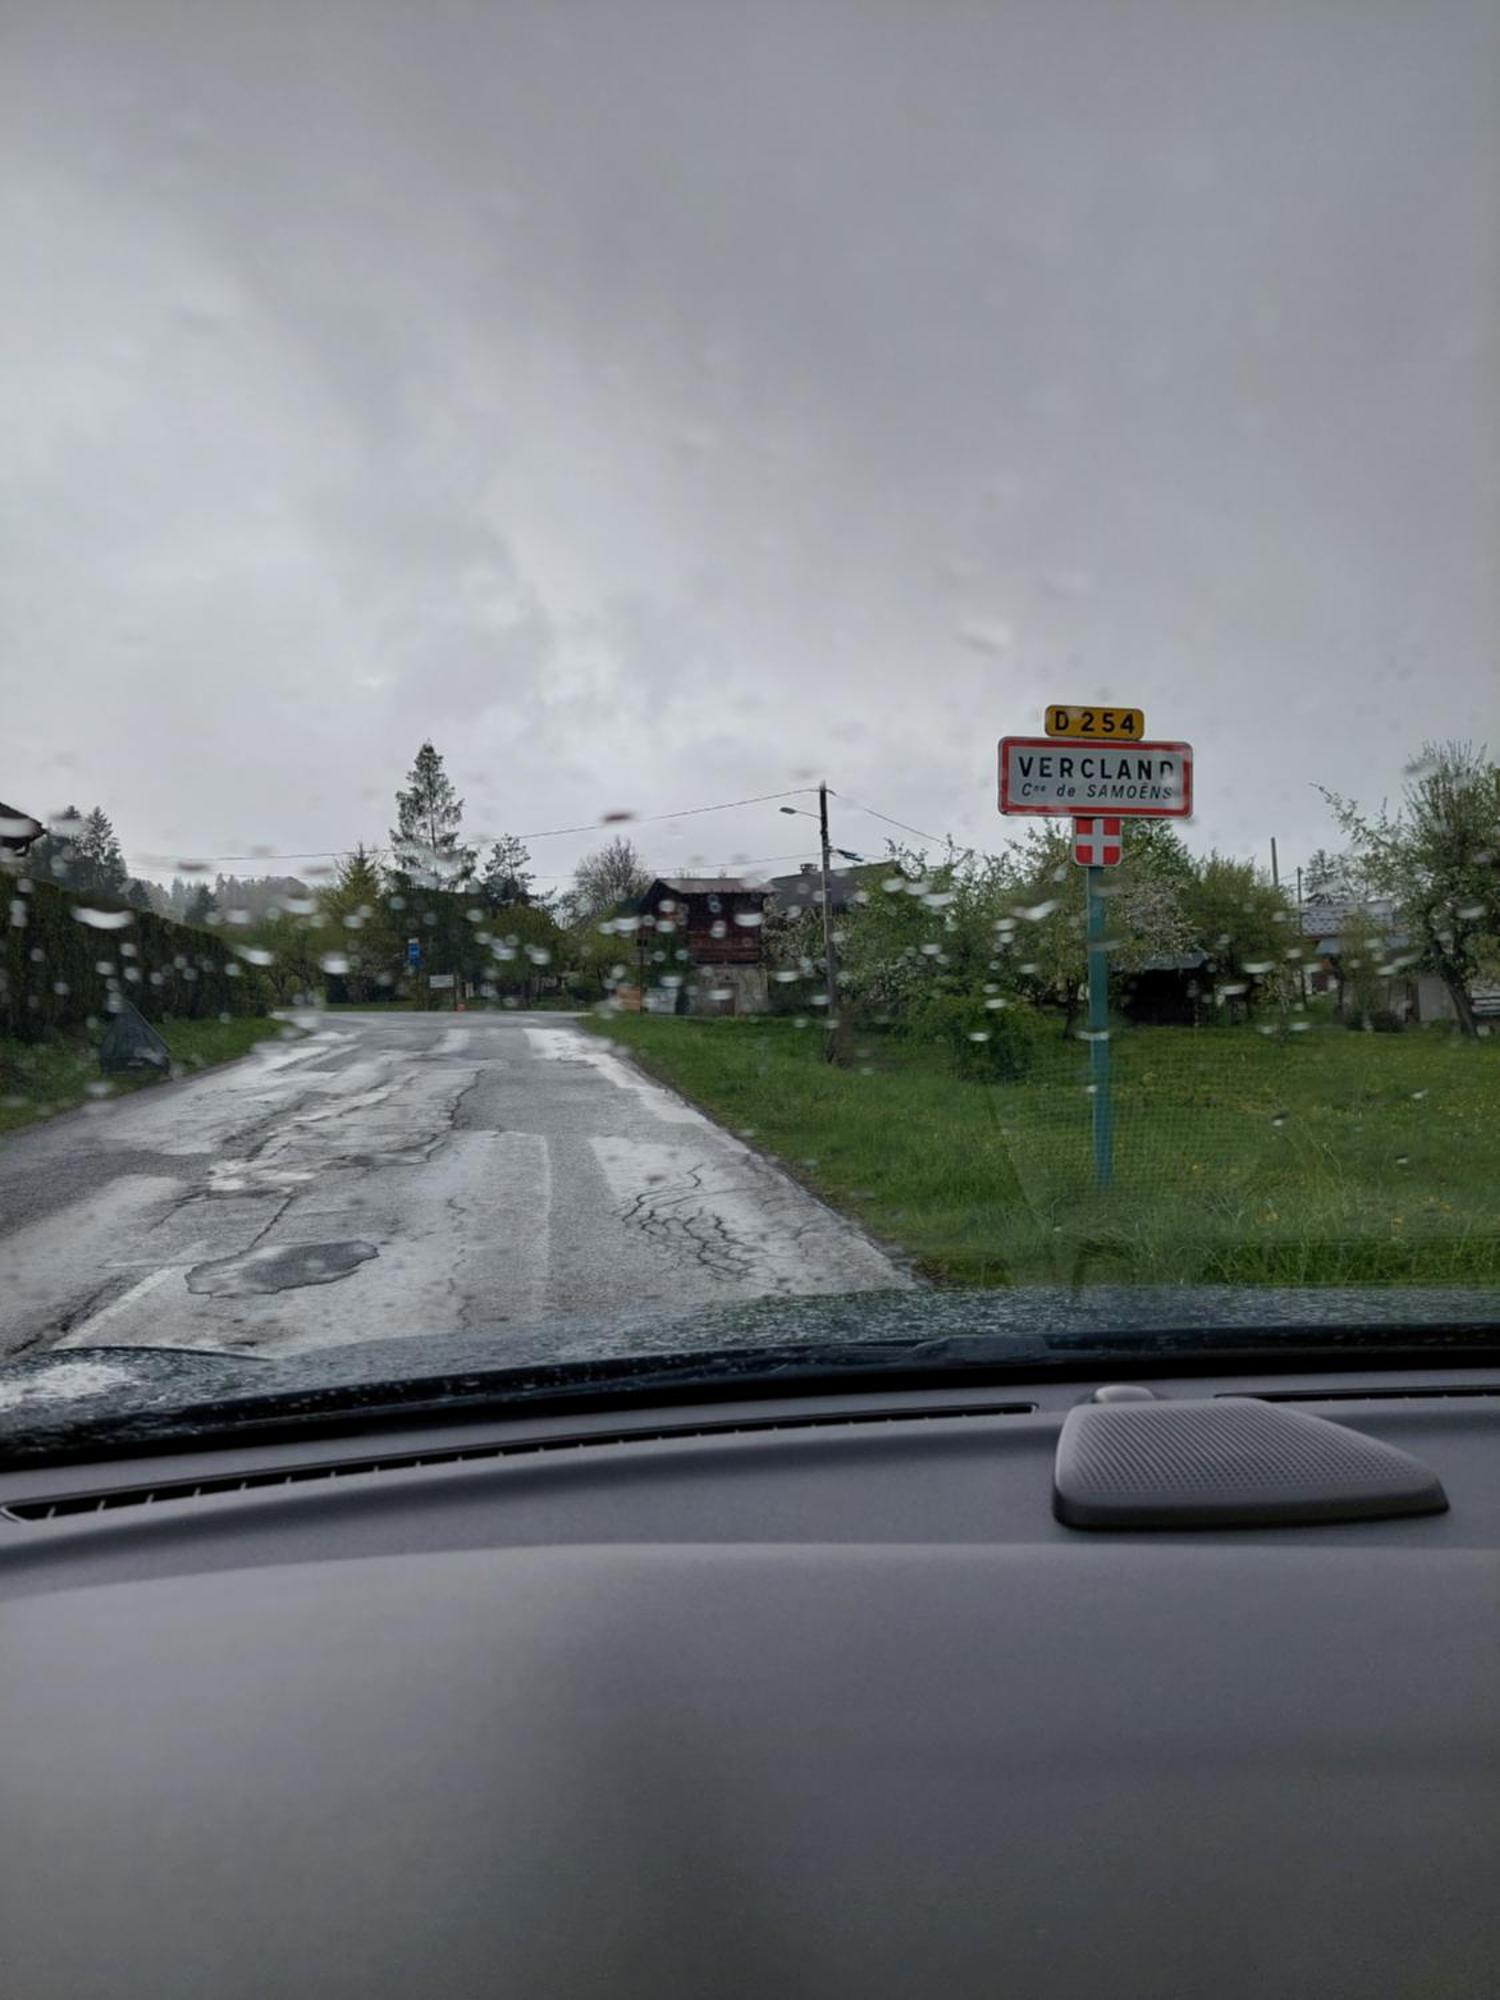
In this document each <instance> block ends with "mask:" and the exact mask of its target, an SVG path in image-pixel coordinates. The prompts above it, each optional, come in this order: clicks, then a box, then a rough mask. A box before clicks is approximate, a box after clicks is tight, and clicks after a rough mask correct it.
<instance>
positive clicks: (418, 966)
mask: <svg viewBox="0 0 1500 2000" xmlns="http://www.w3.org/2000/svg"><path fill="white" fill-rule="evenodd" d="M4 48H5V60H4V63H3V65H0V93H3V102H4V119H3V127H0V133H3V136H0V148H3V167H4V171H3V175H0V188H3V190H4V191H3V194H0V245H3V250H4V266H5V268H6V270H7V271H8V272H9V273H10V277H11V282H10V284H9V285H8V287H7V299H8V304H7V311H6V314H5V317H4V322H3V325H0V358H3V365H0V408H3V411H4V420H5V433H6V438H7V449H6V451H5V454H4V462H3V466H0V482H3V487H4V494H5V503H6V504H5V519H6V533H5V536H4V545H3V550H0V596H3V603H4V631H5V656H4V668H3V674H4V696H3V728H0V798H3V801H4V802H3V803H0V892H3V893H0V914H3V918H4V928H3V946H0V1401H3V1400H4V1397H5V1394H6V1390H5V1380H6V1377H5V1373H4V1367H5V1366H6V1365H8V1366H9V1367H11V1368H26V1369H28V1370H30V1371H32V1372H31V1373H30V1374H28V1375H27V1377H26V1380H27V1382H28V1383H30V1384H31V1385H32V1386H31V1387H28V1388H27V1389H25V1391H24V1396H25V1397H31V1396H33V1395H34V1394H35V1393H36V1391H35V1383H36V1381H37V1379H39V1378H37V1377H36V1375H35V1367H36V1364H37V1363H38V1362H39V1361H43V1360H51V1361H55V1362H57V1363H58V1365H59V1366H61V1364H62V1363H63V1362H64V1361H66V1360H67V1358H68V1357H69V1356H72V1357H73V1369H74V1372H73V1374H72V1375H71V1376H70V1377H69V1376H67V1375H60V1374H56V1373H54V1375H53V1376H52V1377H51V1378H50V1379H51V1380H52V1381H53V1383H54V1384H55V1387H56V1392H57V1394H58V1395H59V1396H66V1395H68V1394H78V1395H83V1394H89V1393H93V1392H94V1390H95V1389H97V1388H98V1386H99V1385H100V1383H101V1382H103V1381H107V1380H108V1379H109V1378H108V1376H107V1374H106V1376H105V1377H101V1376H99V1375H98V1374H97V1373H95V1374H93V1375H90V1374H89V1373H88V1370H89V1369H90V1368H92V1369H95V1370H97V1369H99V1368H105V1369H106V1370H107V1369H108V1367H109V1366H110V1365H116V1366H118V1365H119V1364H118V1357H119V1356H121V1355H125V1354H128V1353H130V1352H135V1353H137V1354H144V1353H149V1352H150V1351H153V1350H174V1351H181V1350H189V1351H194V1352H201V1353H207V1354H212V1355H215V1356H230V1355H233V1356H241V1357H251V1358H255V1359H260V1360H268V1361H272V1362H275V1361H284V1360H287V1359H289V1358H296V1359H297V1360H298V1363H299V1366H301V1367H302V1368H303V1379H304V1380H305V1379H310V1378H309V1377H308V1375H307V1369H308V1368H309V1367H310V1366H312V1365H313V1362H312V1357H318V1356H323V1357H327V1358H328V1359H327V1365H328V1368H329V1369H330V1370H331V1371H332V1370H336V1369H337V1368H338V1367H339V1366H340V1365H344V1366H347V1365H348V1357H349V1356H350V1354H351V1353H353V1352H355V1351H357V1350H361V1349H364V1348H365V1347H367V1346H368V1347H369V1350H370V1352H372V1353H373V1352H374V1351H375V1344H378V1346H379V1353H380V1358H381V1368H382V1370H383V1371H384V1372H385V1374H386V1376H387V1377H388V1378H389V1379H390V1380H392V1381H399V1380H400V1379H401V1378H402V1377H403V1376H404V1375H408V1374H409V1375H410V1376H411V1377H412V1378H413V1379H416V1378H418V1377H425V1375H426V1374H428V1373H430V1368H431V1357H432V1353H433V1352H435V1351H436V1350H435V1349H434V1347H433V1343H447V1344H448V1345H449V1347H450V1348H451V1344H452V1343H454V1342H460V1343H467V1347H466V1351H467V1352H470V1353H472V1354H476V1355H478V1354H483V1355H484V1356H486V1357H487V1358H488V1360H489V1361H490V1362H493V1364H494V1365H496V1366H503V1365H506V1364H507V1363H508V1362H514V1361H518V1360H524V1361H526V1362H528V1363H529V1362H533V1361H544V1360H547V1359H548V1358H549V1357H550V1358H556V1359H559V1360H561V1359H566V1358H568V1357H577V1356H581V1355H597V1356H614V1357H619V1358H630V1357H641V1356H647V1355H652V1356H663V1355H664V1356H671V1355H674V1354H684V1355H685V1354H698V1353H702V1352H706V1351H710V1350H713V1349H715V1348H726V1349H727V1348H733V1349H735V1350H736V1351H738V1352H742V1353H746V1354H749V1355H750V1356H752V1357H753V1355H754V1353H755V1352H756V1350H757V1345H758V1344H763V1345H764V1348H765V1351H766V1353H767V1355H768V1356H769V1355H770V1354H771V1353H772V1352H773V1350H774V1351H775V1352H776V1353H778V1354H779V1353H782V1352H784V1350H785V1348H786V1346H787V1344H788V1343H792V1344H795V1343H796V1342H797V1341H799V1340H806V1341H808V1342H814V1341H817V1342H822V1343H824V1344H826V1342H827V1341H828V1340H829V1339H830V1338H835V1339H837V1340H839V1341H846V1342H857V1341H859V1340H861V1339H868V1340H869V1341H870V1342H871V1343H872V1352H873V1351H874V1344H875V1343H877V1342H879V1343H887V1344H890V1351H891V1352H893V1353H894V1352H896V1351H897V1350H898V1347H899V1342H900V1341H901V1340H903V1339H906V1338H910V1339H912V1340H921V1339H923V1338H929V1339H930V1338H934V1337H936V1335H937V1334H938V1333H941V1335H942V1336H943V1337H948V1336H950V1335H954V1334H955V1333H962V1332H963V1331H964V1330H965V1329H967V1330H968V1331H971V1332H972V1331H973V1330H975V1329H979V1328H983V1327H986V1326H992V1325H996V1324H998V1323H999V1322H997V1321H996V1320H995V1319H994V1318H993V1314H994V1313H995V1312H997V1311H999V1312H1012V1311H1014V1313H1017V1314H1019V1315H1020V1318H1019V1319H1016V1318H1012V1319H1011V1320H1008V1321H1006V1324H1008V1325H1017V1324H1021V1323H1023V1322H1024V1324H1026V1325H1027V1326H1029V1327H1031V1328H1032V1329H1033V1330H1034V1329H1035V1328H1036V1327H1037V1326H1039V1325H1055V1326H1064V1325H1065V1326H1067V1327H1071V1328H1074V1329H1075V1330H1076V1329H1077V1327H1079V1326H1081V1325H1085V1324H1087V1325H1088V1326H1090V1327H1091V1328H1092V1329H1093V1332H1094V1335H1095V1337H1097V1338H1098V1339H1099V1340H1100V1341H1101V1342H1104V1343H1106V1344H1107V1342H1108V1341H1109V1339H1111V1338H1116V1337H1117V1338H1118V1341H1119V1343H1120V1344H1121V1346H1124V1345H1126V1344H1128V1341H1129V1340H1130V1339H1132V1338H1136V1337H1139V1336H1140V1335H1141V1334H1142V1333H1143V1332H1145V1331H1149V1330H1151V1329H1152V1328H1155V1329H1158V1330H1159V1329H1161V1328H1162V1327H1164V1326H1169V1325H1181V1326H1191V1327H1193V1328H1196V1329H1198V1330H1199V1332H1200V1333H1207V1334H1211V1333H1212V1331H1213V1329H1214V1328H1215V1327H1222V1328H1223V1329H1224V1330H1225V1333H1226V1337H1227V1335H1228V1333H1229V1332H1230V1331H1232V1330H1238V1331H1240V1332H1243V1331H1244V1330H1245V1329H1246V1328H1254V1327H1255V1326H1257V1325H1259V1326H1262V1327H1263V1328H1266V1329H1274V1328H1279V1327H1280V1328H1285V1327H1289V1326H1295V1327H1298V1328H1301V1329H1303V1330H1304V1331H1305V1330H1306V1329H1308V1328H1314V1329H1315V1328H1316V1327H1317V1326H1318V1325H1319V1324H1320V1323H1323V1322H1325V1321H1326V1323H1327V1324H1330V1325H1332V1324H1334V1323H1335V1322H1337V1323H1338V1324H1339V1325H1341V1326H1343V1327H1345V1328H1346V1329H1351V1328H1352V1329H1354V1334H1355V1335H1357V1331H1358V1329H1359V1327H1360V1326H1362V1325H1367V1326H1368V1327H1369V1328H1371V1329H1372V1334H1371V1337H1372V1340H1373V1338H1374V1333H1373V1329H1374V1328H1376V1327H1377V1326H1384V1327H1387V1328H1389V1327H1390V1326H1392V1325H1394V1324H1399V1323H1400V1322H1401V1321H1402V1320H1403V1317H1405V1318H1407V1319H1410V1320H1411V1321H1413V1322H1414V1323H1415V1322H1421V1323H1424V1324H1425V1323H1430V1324H1432V1325H1434V1326H1436V1325H1437V1324H1439V1323H1440V1322H1444V1321H1447V1322H1452V1321H1453V1320H1454V1319H1455V1316H1457V1317H1459V1318H1463V1319H1464V1320H1466V1321H1467V1322H1471V1323H1472V1322H1476V1321H1477V1322H1479V1323H1487V1322H1488V1321H1489V1320H1490V1319H1491V1318H1496V1317H1500V1309H1497V1306H1496V1301H1497V1299H1500V1178H1497V1167H1500V767H1497V762H1496V753H1497V750H1500V713H1497V696H1500V678H1497V672H1496V645H1497V639H1500V599H1497V593H1496V567H1495V553H1494V552H1495V548H1496V546H1497V535H1500V428H1497V425H1496V421H1495V416H1496V406H1495V395H1496V390H1495V384H1496V382H1497V380H1500V373H1497V370H1500V355H1497V352H1496V335H1497V327H1500V269H1497V255H1496V245H1497V242H1500V232H1497V226H1496V225H1497V221H1500V138H1497V134H1500V120H1497V117H1496V113H1497V109H1500V87H1497V86H1500V11H1497V9H1496V8H1495V7H1494V6H1493V5H1492V4H1490V0H1449V4H1445V5H1443V6H1442V7H1440V8H1418V7H1413V6H1410V5H1407V4H1404V0H1402V4H1386V0H1359V3H1358V4H1357V5H1356V4H1353V0H1309V4H1305V5H1302V6H1299V7H1296V8H1283V7H1274V8H1273V7H1259V8H1257V7H1243V6H1239V5H1231V4H1229V0H1210V4H1206V5H1196V6H1190V5H1183V4H1178V0H1125V4H1121V5H1118V6H1110V7H1106V6H1102V5H1096V4H1092V0H1035V4H1032V3H1031V0H1005V4H999V0H997V4H994V5H973V6H942V7H934V6H931V5H927V4H919V0H886V3H885V4H876V5H867V4H842V0H807V4H802V5H780V4H769V0H765V3H764V4H758V3H752V4H741V5H735V6H729V5H724V6H719V5H686V4H678V3H677V0H609V4H598V5H591V4H583V5H576V6H567V7H557V6H552V5H544V4H541V0H537V4H529V0H515V4H497V5H494V6H490V7H484V8H477V7H467V6H456V5H434V6H428V7H421V8H413V7H410V6H407V5H379V4H369V0H361V4H358V5H353V4H350V5H343V4H338V0H309V4H307V5H306V6H303V7H300V8H297V9H286V8H279V7H273V8H270V9H266V8H256V7H250V6H238V7H224V6H220V7H213V8H201V9H186V10H184V9H182V8H180V7H178V6H176V5H168V4H165V3H164V0H163V4H155V0H108V4H105V3H104V0H101V3H100V4H98V5H89V4H80V5H58V4H55V0H48V4H36V5H31V4H27V3H26V0H14V4H12V5H10V6H9V7H8V8H7V9H6V16H5V28H4ZM1002 1297H1003V1299H1004V1300H1008V1301H1010V1302H1011V1303H1010V1304H1009V1305H1004V1306H1002V1305H1001V1304H1000V1303H999V1301H1000V1300H1001V1299H1002ZM1289 1297H1291V1298H1294V1299H1295V1306H1294V1307H1293V1306H1289V1305H1288V1303H1287V1301H1288V1298H1289ZM1377 1300H1378V1309H1377V1305H1376V1304H1375V1303H1372V1301H1377ZM1091 1301H1092V1302H1094V1306H1092V1307H1091V1305H1090V1302H1091ZM1095 1307H1096V1308H1097V1309H1095ZM773 1308H774V1310H772V1309H773ZM1038 1315H1040V1318H1038ZM1080 1315H1082V1316H1081V1317H1080ZM1351 1337H1354V1336H1353V1335H1351ZM101 1350H109V1351H110V1353H112V1354H113V1355H114V1356H115V1357H116V1363H115V1364H111V1363H110V1362H109V1361H108V1360H107V1359H100V1358H99V1357H100V1351H101ZM881 1351H882V1352H884V1351H886V1350H885V1348H882V1349H881ZM340 1356H343V1357H344V1360H343V1363H342V1364H341V1363H340V1361H339V1359H338V1357H340ZM79 1369H82V1370H83V1371H84V1372H83V1374H82V1375H80V1374H79V1373H78V1372H77V1371H78V1370H79ZM314 1372H315V1371H314ZM20 1381H21V1377H20V1376H16V1377H15V1378H14V1382H15V1383H19V1382H20ZM70 1381H71V1383H72V1385H73V1386H72V1389H71V1390H70V1389H69V1387H68V1384H69V1382H70ZM91 1385H92V1386H91ZM14 1396H15V1397H22V1396H23V1391H22V1390H21V1389H20V1388H19V1387H17V1388H15V1389H14ZM13 1400H14V1398H13Z"/></svg>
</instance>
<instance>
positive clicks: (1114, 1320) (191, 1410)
mask: <svg viewBox="0 0 1500 2000" xmlns="http://www.w3.org/2000/svg"><path fill="white" fill-rule="evenodd" d="M1497 1343H1500V1291H1496V1290H1492V1289H1485V1290H1479V1289H1468V1288H1451V1289H1448V1288H1425V1289H1421V1290H1410V1291H1397V1290H1377V1289H1362V1288H1340V1289H1332V1288H1330V1289H1326V1290H1325V1289H1316V1290H1313V1289H1301V1290H1298V1289H1276V1288H1248V1287H1246V1288H1235V1287H1227V1286H1226V1287H1217V1286H1204V1287H1191V1288H1189V1287H1178V1286H1134V1287H1125V1286H1098V1287H1089V1288H1085V1289H1081V1290H1067V1289H1063V1288H1054V1287H1035V1288H1018V1289H1015V1290H1010V1291H926V1292H913V1291H893V1292H873V1293H871V1292H861V1293H847V1294H840V1295H837V1296H833V1297H822V1296H819V1297H808V1298H781V1299H766V1300H759V1301H755V1302H752V1303H750V1304H737V1305H733V1306H720V1307H715V1308H712V1309H710V1310H708V1311H696V1312H691V1313H642V1312H630V1313H620V1314H616V1315H612V1316H610V1317H608V1318H604V1319H594V1320H587V1321H583V1320H573V1321H567V1322H563V1323H560V1324H559V1323H552V1324H549V1325H548V1326H546V1327H545V1328H537V1329H534V1330H532V1331H529V1332H518V1331H517V1330H515V1329H514V1328H509V1327H507V1328H505V1329H504V1330H501V1331H496V1332H494V1333H463V1334H449V1333H444V1332H442V1331H434V1332H429V1331H426V1330H424V1329H420V1328H418V1329H413V1334H412V1336H411V1337H408V1338H404V1339H400V1340H380V1341H368V1342H361V1341H352V1342H344V1343H340V1344H338V1345H334V1346H327V1347H316V1348H306V1349H302V1350H300V1351H298V1352H295V1353H287V1354H275V1353H272V1354H257V1355H247V1354H243V1353H231V1352H224V1351H221V1350H213V1349H207V1348H205V1349H192V1348H151V1347H117V1348H110V1347H88V1348H70V1349H57V1350H53V1351H52V1352H50V1353H46V1354H41V1355H35V1356H31V1357H29V1358H27V1359H25V1360H22V1361H19V1362H13V1363H11V1364H10V1365H9V1366H7V1367H5V1368H3V1369H0V1456H3V1457H6V1458H9V1459H15V1458H17V1457H31V1456H33V1455H35V1454H37V1453H44V1452H50V1451H52V1450H54V1449H55V1448H57V1447H59V1446H61V1445H66V1444H68V1443H70V1442H76V1441H79V1440H81V1439H91V1440H93V1441H95V1442H98V1443H103V1442H105V1441H106V1440H108V1439H113V1440H115V1441H118V1442H120V1443H130V1442H139V1443H146V1442H149V1441H161V1442H166V1441H168V1440H169V1439H174V1438H175V1439H177V1440H179V1441H180V1440H181V1439H183V1438H186V1437H190V1436H193V1435H197V1434H199V1433H201V1432H202V1430H203V1429H204V1428H205V1427H206V1426H211V1427H213V1428H216V1429H217V1428H222V1427H224V1426H226V1425H231V1426H232V1425H233V1424H235V1423H236V1422H237V1421H242V1422H244V1423H246V1424H259V1423H261V1422H264V1421H265V1420H266V1419H267V1418H268V1417H269V1416H270V1415H271V1414H272V1413H279V1414H280V1415H281V1416H282V1417H284V1418H286V1419H288V1420H291V1419H295V1418H297V1417H302V1418H307V1419H312V1418H315V1417H317V1416H320V1415H322V1416H326V1415H330V1414H333V1413H335V1412H338V1411H348V1412H353V1411H362V1412H363V1413H364V1414H366V1415H371V1414H373V1413H375V1412H376V1411H378V1410H380V1409H387V1408H389V1409H402V1410H407V1411H413V1410H417V1409H421V1410H424V1411H429V1412H430V1411H432V1410H434V1409H443V1408H450V1407H453V1406H455V1405H467V1404H469V1403H470V1402H471V1401H473V1400H474V1399H476V1398H482V1399H483V1400H485V1401H487V1402H491V1403H493V1402H494V1401H495V1400H497V1399H498V1400H500V1401H502V1402H505V1401H510V1400H514V1401H515V1402H517V1403H524V1404H526V1405H532V1404H535V1403H536V1402H537V1401H539V1400H542V1399H545V1398H547V1397H552V1398H556V1397H557V1396H559V1395H563V1394H567V1393H570V1392H571V1393H575V1394H576V1393H578V1392H580V1391H587V1392H589V1393H591V1394H593V1395H595V1396H600V1395H603V1396H614V1395H618V1396H622V1397H623V1396H628V1395H630V1394H632V1393H634V1394H641V1393H649V1392H652V1391H654V1390H657V1389H660V1388H662V1387H669V1386H676V1387H679V1388H691V1387H692V1386H693V1385H694V1384H695V1383H708V1382H712V1383H714V1384H716V1385H717V1386H719V1387H721V1388H722V1387H724V1386H739V1387H746V1386H749V1385H751V1384H752V1383H756V1384H760V1383H765V1384H786V1383H791V1382H795V1381H796V1380H798V1379H803V1378H806V1377H808V1376H810V1375H812V1374H818V1375H841V1374H842V1375H849V1376H853V1375H855V1374H863V1375H866V1376H869V1375H871V1374H875V1375H879V1374H881V1373H885V1372H895V1371H901V1372H904V1373H907V1374H910V1373H911V1372H912V1371H914V1370H915V1371H920V1372H922V1373H924V1374H927V1373H930V1374H934V1375H940V1374H942V1373H944V1372H947V1371H950V1370H951V1371H953V1372H960V1371H962V1372H969V1373H972V1372H973V1371H974V1370H983V1371H985V1372H989V1373H992V1374H994V1375H995V1376H997V1377H1002V1376H1003V1375H1004V1374H1005V1373H1007V1372H1013V1371H1017V1370H1021V1369H1033V1370H1035V1369H1037V1368H1055V1367H1057V1366H1059V1365H1062V1366H1067V1365H1070V1364H1071V1365H1073V1366H1075V1367H1076V1366H1079V1365H1094V1366H1098V1365H1111V1366H1113V1365H1115V1364H1118V1365H1119V1366H1120V1367H1121V1368H1128V1367H1129V1366H1131V1365H1132V1364H1133V1363H1134V1364H1142V1363H1144V1362H1146V1361H1147V1360H1149V1359H1152V1358H1155V1359H1156V1360H1158V1361H1160V1359H1161V1358H1163V1357H1173V1358H1185V1357H1187V1356H1189V1355H1198V1356H1203V1355H1205V1354H1208V1355H1213V1354H1221V1353H1223V1354H1227V1353H1228V1352H1229V1351H1231V1350H1233V1351H1234V1352H1237V1353H1244V1352H1246V1351H1248V1352H1251V1353H1256V1354H1263V1355H1266V1356H1268V1357H1269V1356H1271V1355H1274V1354H1290V1353H1291V1352H1292V1351H1293V1350H1298V1351H1305V1350H1307V1349H1308V1348H1315V1349H1316V1350H1318V1351H1320V1352H1326V1351H1328V1350H1329V1349H1334V1350H1339V1351H1342V1352H1344V1353H1346V1354H1347V1353H1351V1352H1356V1351H1363V1350H1364V1349H1366V1348H1368V1349H1369V1350H1370V1352H1371V1358H1372V1360H1373V1359H1374V1358H1375V1357H1376V1355H1377V1354H1385V1355H1386V1356H1388V1357H1390V1356H1391V1350H1392V1348H1393V1346H1395V1345H1411V1344H1415V1345H1419V1346H1420V1347H1421V1348H1422V1349H1423V1351H1424V1352H1430V1353H1432V1354H1433V1355H1434V1356H1435V1355H1436V1353H1437V1351H1438V1350H1440V1349H1441V1348H1443V1347H1444V1346H1449V1347H1452V1348H1454V1349H1455V1350H1456V1351H1458V1352H1460V1353H1462V1354H1464V1355H1469V1356H1473V1355H1475V1354H1476V1352H1477V1349H1478V1348H1479V1347H1482V1346H1490V1345H1494V1344H1497Z"/></svg>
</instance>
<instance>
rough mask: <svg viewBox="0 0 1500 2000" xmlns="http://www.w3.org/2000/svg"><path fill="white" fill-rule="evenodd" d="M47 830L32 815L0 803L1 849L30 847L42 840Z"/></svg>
mask: <svg viewBox="0 0 1500 2000" xmlns="http://www.w3.org/2000/svg"><path fill="white" fill-rule="evenodd" d="M46 830H47V829H46V828H45V827H44V826H43V825H42V823H41V821H40V820H39V819H36V818H35V817H34V816H33V815H32V814H31V813H27V812H22V811H20V809H19V808H18V807H16V806H8V805H6V804H5V803H4V802H3V801H0V847H20V848H25V847H29V846H30V845H31V843H32V842H33V841H34V840H40V838H41V837H42V835H43V834H44V833H45V832H46Z"/></svg>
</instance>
